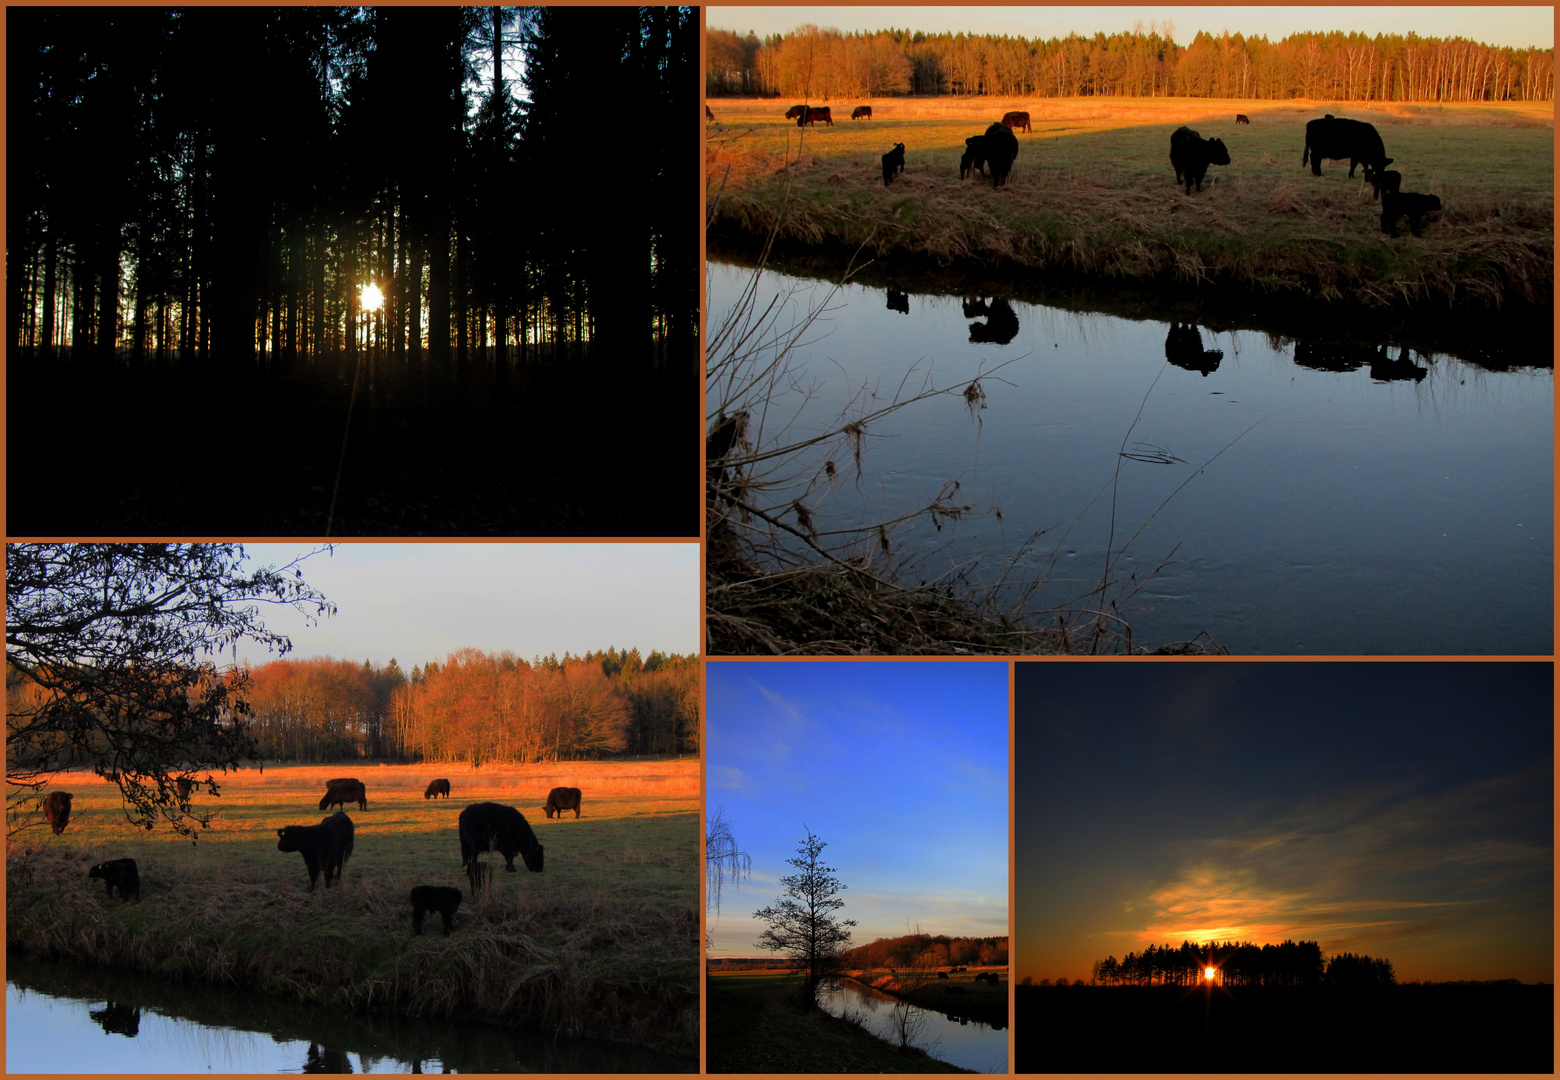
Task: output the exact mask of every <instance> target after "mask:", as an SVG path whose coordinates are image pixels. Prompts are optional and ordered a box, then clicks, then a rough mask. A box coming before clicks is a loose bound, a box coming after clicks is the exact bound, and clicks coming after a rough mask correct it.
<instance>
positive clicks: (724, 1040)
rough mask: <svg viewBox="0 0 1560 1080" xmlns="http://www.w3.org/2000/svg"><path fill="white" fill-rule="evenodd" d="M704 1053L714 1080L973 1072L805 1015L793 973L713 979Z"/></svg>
mask: <svg viewBox="0 0 1560 1080" xmlns="http://www.w3.org/2000/svg"><path fill="white" fill-rule="evenodd" d="M704 1050H705V1071H706V1072H711V1073H884V1072H886V1073H924V1072H969V1071H970V1070H968V1069H961V1068H959V1067H958V1066H955V1065H949V1064H948V1063H947V1062H945V1061H938V1060H937V1059H936V1058H933V1057H928V1056H927V1055H926V1054H925V1053H923V1052H921V1051H919V1050H901V1049H900V1048H898V1047H896V1046H892V1045H890V1044H889V1043H886V1042H884V1041H883V1040H882V1039H879V1038H878V1037H877V1036H876V1035H873V1034H872V1033H871V1032H869V1031H867V1030H866V1029H865V1028H864V1027H863V1026H861V1025H860V1024H855V1023H852V1022H850V1021H849V1020H844V1019H841V1018H839V1017H835V1016H830V1015H829V1014H828V1013H826V1012H824V1011H823V1010H822V1009H819V1008H817V1007H812V1008H806V1007H803V1006H802V1005H800V1004H799V1003H798V1001H797V994H796V977H795V976H794V975H792V974H790V973H789V972H785V973H774V972H763V973H757V972H749V971H744V972H736V973H732V974H729V975H727V974H721V975H711V976H710V978H709V999H708V1002H707V1003H706V1006H705V1036H704Z"/></svg>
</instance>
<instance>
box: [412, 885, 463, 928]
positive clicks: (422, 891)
mask: <svg viewBox="0 0 1560 1080" xmlns="http://www.w3.org/2000/svg"><path fill="white" fill-rule="evenodd" d="M411 899H412V933H414V934H421V933H422V924H423V916H424V915H425V914H427V913H428V912H430V911H437V912H438V913H439V914H440V915H441V916H443V918H444V936H445V937H449V936H450V931H451V930H453V929H455V909H456V908H458V907H460V890H459V889H451V888H447V887H445V886H443V885H416V886H413V888H412V897H411Z"/></svg>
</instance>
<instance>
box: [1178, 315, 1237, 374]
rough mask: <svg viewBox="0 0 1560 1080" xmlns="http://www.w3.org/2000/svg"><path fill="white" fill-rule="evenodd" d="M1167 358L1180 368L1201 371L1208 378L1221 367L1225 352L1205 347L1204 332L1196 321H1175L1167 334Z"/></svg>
mask: <svg viewBox="0 0 1560 1080" xmlns="http://www.w3.org/2000/svg"><path fill="white" fill-rule="evenodd" d="M1165 359H1166V360H1168V361H1169V362H1170V363H1172V364H1174V365H1175V366H1176V367H1178V368H1184V369H1185V370H1187V371H1196V372H1199V373H1201V374H1202V376H1203V378H1207V377H1208V376H1209V375H1211V374H1213V373H1214V372H1215V371H1217V370H1218V369H1219V361H1221V360H1223V359H1224V352H1223V351H1222V350H1220V349H1205V348H1203V343H1202V334H1201V333H1200V332H1199V331H1198V329H1197V324H1196V323H1179V322H1173V323H1171V324H1170V332H1169V333H1168V334H1166V335H1165Z"/></svg>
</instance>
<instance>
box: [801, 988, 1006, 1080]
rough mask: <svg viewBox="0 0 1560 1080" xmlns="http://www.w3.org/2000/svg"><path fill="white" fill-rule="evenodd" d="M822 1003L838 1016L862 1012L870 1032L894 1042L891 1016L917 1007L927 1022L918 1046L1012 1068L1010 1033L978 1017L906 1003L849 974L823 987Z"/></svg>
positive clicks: (961, 1061)
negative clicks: (895, 1012)
mask: <svg viewBox="0 0 1560 1080" xmlns="http://www.w3.org/2000/svg"><path fill="white" fill-rule="evenodd" d="M818 1004H819V1005H821V1006H822V1007H823V1009H824V1010H825V1011H826V1012H829V1013H831V1014H833V1015H835V1016H840V1015H842V1014H843V1013H845V1012H847V1011H848V1012H850V1013H854V1014H856V1015H858V1016H861V1017H862V1018H863V1019H864V1020H865V1022H866V1028H867V1030H868V1031H870V1032H872V1034H874V1035H877V1036H878V1037H879V1038H882V1039H884V1040H885V1041H886V1042H890V1043H895V1045H897V1041H896V1040H895V1039H894V1037H893V1036H892V1035H891V1034H889V1033H888V1032H889V1029H890V1028H891V1027H892V1026H893V1025H892V1022H891V1018H892V1016H893V1013H894V1009H895V1008H896V1007H898V1006H904V1007H906V1008H909V1009H911V1010H914V1012H913V1014H912V1015H914V1016H915V1017H917V1018H918V1019H920V1020H922V1021H924V1023H923V1024H922V1026H921V1029H920V1034H919V1036H918V1037H917V1038H916V1039H915V1040H914V1045H916V1046H918V1047H920V1048H921V1049H924V1050H926V1051H927V1052H928V1053H929V1054H931V1056H932V1057H934V1058H936V1059H937V1060H939V1061H946V1062H948V1063H949V1064H950V1065H958V1066H959V1067H961V1068H965V1069H973V1070H975V1071H976V1072H996V1073H1005V1072H1007V1062H1008V1037H1007V1034H1008V1033H1007V1030H1006V1029H1005V1028H1002V1029H999V1028H993V1027H992V1026H991V1025H989V1024H983V1023H981V1022H980V1021H979V1020H970V1019H964V1018H959V1017H953V1016H949V1015H947V1014H945V1013H940V1012H937V1011H936V1010H933V1009H921V1008H918V1007H916V1006H914V1005H906V1004H905V1003H904V1002H902V1001H900V1000H899V999H898V998H896V997H893V996H891V995H889V994H884V993H882V992H880V991H877V990H874V989H872V988H871V987H868V986H862V985H861V984H860V983H858V982H855V981H854V980H849V979H847V980H844V981H842V982H839V983H835V984H834V985H833V987H832V988H825V989H824V990H823V991H822V992H820V993H819V995H818Z"/></svg>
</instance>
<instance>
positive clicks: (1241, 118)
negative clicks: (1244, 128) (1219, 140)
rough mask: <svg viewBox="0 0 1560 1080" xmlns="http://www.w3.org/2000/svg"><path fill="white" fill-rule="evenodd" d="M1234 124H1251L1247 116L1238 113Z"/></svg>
mask: <svg viewBox="0 0 1560 1080" xmlns="http://www.w3.org/2000/svg"><path fill="white" fill-rule="evenodd" d="M1235 122H1236V123H1237V124H1249V123H1251V117H1249V116H1247V115H1246V114H1245V113H1243V112H1238V113H1236V114H1235Z"/></svg>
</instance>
